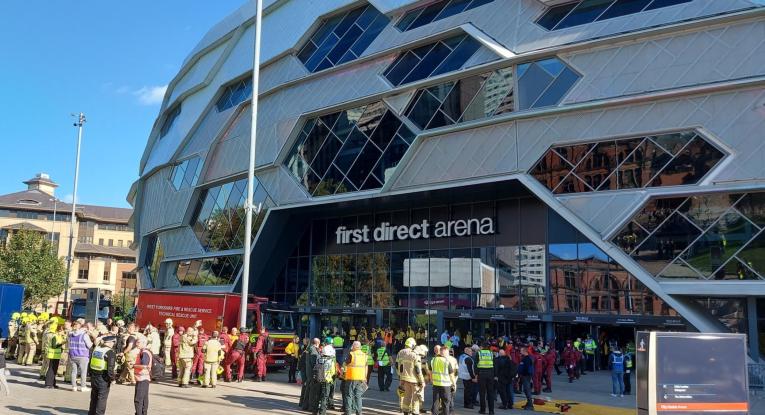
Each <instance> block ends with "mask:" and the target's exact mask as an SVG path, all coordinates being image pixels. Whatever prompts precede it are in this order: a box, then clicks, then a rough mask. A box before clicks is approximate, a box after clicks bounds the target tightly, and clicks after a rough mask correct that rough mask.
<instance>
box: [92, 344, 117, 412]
mask: <svg viewBox="0 0 765 415" xmlns="http://www.w3.org/2000/svg"><path fill="white" fill-rule="evenodd" d="M116 340H117V338H116V337H115V336H106V337H103V338H102V339H101V345H100V346H97V347H96V348H95V349H94V350H93V355H92V356H91V358H90V364H89V368H90V369H89V372H90V383H91V386H92V387H93V388H92V389H91V390H90V409H89V410H88V415H104V414H105V413H106V400H107V399H108V398H109V389H110V388H111V384H112V381H113V380H114V366H115V359H116V358H117V355H116V354H115V353H114V349H113V347H114V344H115V342H116Z"/></svg>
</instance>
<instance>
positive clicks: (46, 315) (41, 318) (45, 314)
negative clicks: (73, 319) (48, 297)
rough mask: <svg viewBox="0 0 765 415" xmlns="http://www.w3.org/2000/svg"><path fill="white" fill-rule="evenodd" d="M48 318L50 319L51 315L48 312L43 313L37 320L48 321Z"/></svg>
mask: <svg viewBox="0 0 765 415" xmlns="http://www.w3.org/2000/svg"><path fill="white" fill-rule="evenodd" d="M48 317H50V315H49V314H48V312H47V311H43V312H42V313H40V314H39V315H38V316H37V319H38V320H47V319H48Z"/></svg>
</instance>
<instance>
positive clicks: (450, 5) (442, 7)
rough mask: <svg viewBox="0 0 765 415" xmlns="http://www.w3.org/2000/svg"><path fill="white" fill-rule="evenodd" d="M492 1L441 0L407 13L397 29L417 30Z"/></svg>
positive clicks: (397, 25)
mask: <svg viewBox="0 0 765 415" xmlns="http://www.w3.org/2000/svg"><path fill="white" fill-rule="evenodd" d="M492 1H494V0H472V1H471V0H451V1H450V0H441V1H437V2H433V3H430V4H428V5H426V6H423V7H418V8H416V9H413V10H410V11H408V12H406V13H405V14H404V16H403V17H402V18H401V20H399V21H398V23H396V27H397V28H398V29H399V30H401V31H406V30H412V29H416V28H418V27H421V26H424V25H426V24H428V23H431V22H434V21H436V20H440V19H445V18H447V17H450V16H454V15H455V14H459V13H461V12H463V11H467V10H470V9H474V8H476V7H479V6H483V5H484V4H488V3H491V2H492Z"/></svg>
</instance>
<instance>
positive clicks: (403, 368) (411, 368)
mask: <svg viewBox="0 0 765 415" xmlns="http://www.w3.org/2000/svg"><path fill="white" fill-rule="evenodd" d="M396 369H397V370H398V376H399V379H401V380H402V381H405V382H409V383H425V379H424V378H423V376H422V363H421V361H420V356H418V355H417V353H415V352H414V351H412V349H408V348H407V349H401V351H400V352H398V355H397V356H396Z"/></svg>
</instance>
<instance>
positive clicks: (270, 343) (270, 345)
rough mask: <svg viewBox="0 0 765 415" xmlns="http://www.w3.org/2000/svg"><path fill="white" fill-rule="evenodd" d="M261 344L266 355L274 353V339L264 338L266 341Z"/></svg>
mask: <svg viewBox="0 0 765 415" xmlns="http://www.w3.org/2000/svg"><path fill="white" fill-rule="evenodd" d="M263 343H264V344H263V347H264V348H265V349H266V350H265V352H266V354H271V353H273V352H274V339H272V338H271V336H266V340H265V341H264V342H263Z"/></svg>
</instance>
